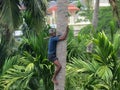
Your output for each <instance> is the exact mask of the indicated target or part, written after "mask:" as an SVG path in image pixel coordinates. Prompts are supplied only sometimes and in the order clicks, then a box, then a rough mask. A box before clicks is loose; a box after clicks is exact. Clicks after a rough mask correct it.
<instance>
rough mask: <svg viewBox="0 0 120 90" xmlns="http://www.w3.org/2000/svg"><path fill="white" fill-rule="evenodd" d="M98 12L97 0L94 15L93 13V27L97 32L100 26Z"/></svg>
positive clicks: (97, 0)
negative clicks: (98, 25)
mask: <svg viewBox="0 0 120 90" xmlns="http://www.w3.org/2000/svg"><path fill="white" fill-rule="evenodd" d="M98 12H99V0H96V2H95V8H94V13H93V19H92V25H93V27H94V29H95V30H96V27H97V24H98Z"/></svg>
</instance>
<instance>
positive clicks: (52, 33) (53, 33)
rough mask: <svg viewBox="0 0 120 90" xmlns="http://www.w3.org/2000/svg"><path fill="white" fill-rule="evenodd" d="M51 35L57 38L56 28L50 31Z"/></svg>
mask: <svg viewBox="0 0 120 90" xmlns="http://www.w3.org/2000/svg"><path fill="white" fill-rule="evenodd" d="M49 34H50V35H51V36H55V35H56V30H55V28H51V29H49Z"/></svg>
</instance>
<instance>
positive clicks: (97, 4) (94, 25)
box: [87, 0, 99, 53]
mask: <svg viewBox="0 0 120 90" xmlns="http://www.w3.org/2000/svg"><path fill="white" fill-rule="evenodd" d="M98 12H99V0H95V6H94V13H93V19H92V25H93V29H94V32H91V34H92V35H93V34H94V33H95V32H96V28H97V24H98ZM92 48H93V44H92V43H91V42H90V43H89V44H88V46H87V52H90V53H91V52H92Z"/></svg>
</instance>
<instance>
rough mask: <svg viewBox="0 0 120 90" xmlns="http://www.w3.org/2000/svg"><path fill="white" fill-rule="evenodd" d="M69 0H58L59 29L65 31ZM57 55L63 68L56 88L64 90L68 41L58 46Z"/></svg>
mask: <svg viewBox="0 0 120 90" xmlns="http://www.w3.org/2000/svg"><path fill="white" fill-rule="evenodd" d="M67 4H68V1H67V0H58V1H57V5H58V9H57V31H59V32H60V33H64V30H66V27H67V24H68V18H67V14H68V13H67V12H68V10H67ZM57 56H58V58H59V61H60V63H61V65H62V69H61V71H60V73H59V75H58V77H57V79H58V83H59V85H54V90H64V84H65V67H66V41H62V42H60V43H59V44H58V46H57Z"/></svg>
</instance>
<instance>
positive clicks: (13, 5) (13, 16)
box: [0, 0, 20, 30]
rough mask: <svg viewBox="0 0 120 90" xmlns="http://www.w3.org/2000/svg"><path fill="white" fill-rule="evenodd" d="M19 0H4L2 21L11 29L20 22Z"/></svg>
mask: <svg viewBox="0 0 120 90" xmlns="http://www.w3.org/2000/svg"><path fill="white" fill-rule="evenodd" d="M18 4H19V0H3V1H2V11H1V14H0V17H1V20H0V22H1V23H3V24H5V25H8V26H9V28H10V30H14V29H15V28H16V27H17V26H18V25H19V22H20V11H19V8H18V6H17V5H18Z"/></svg>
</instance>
